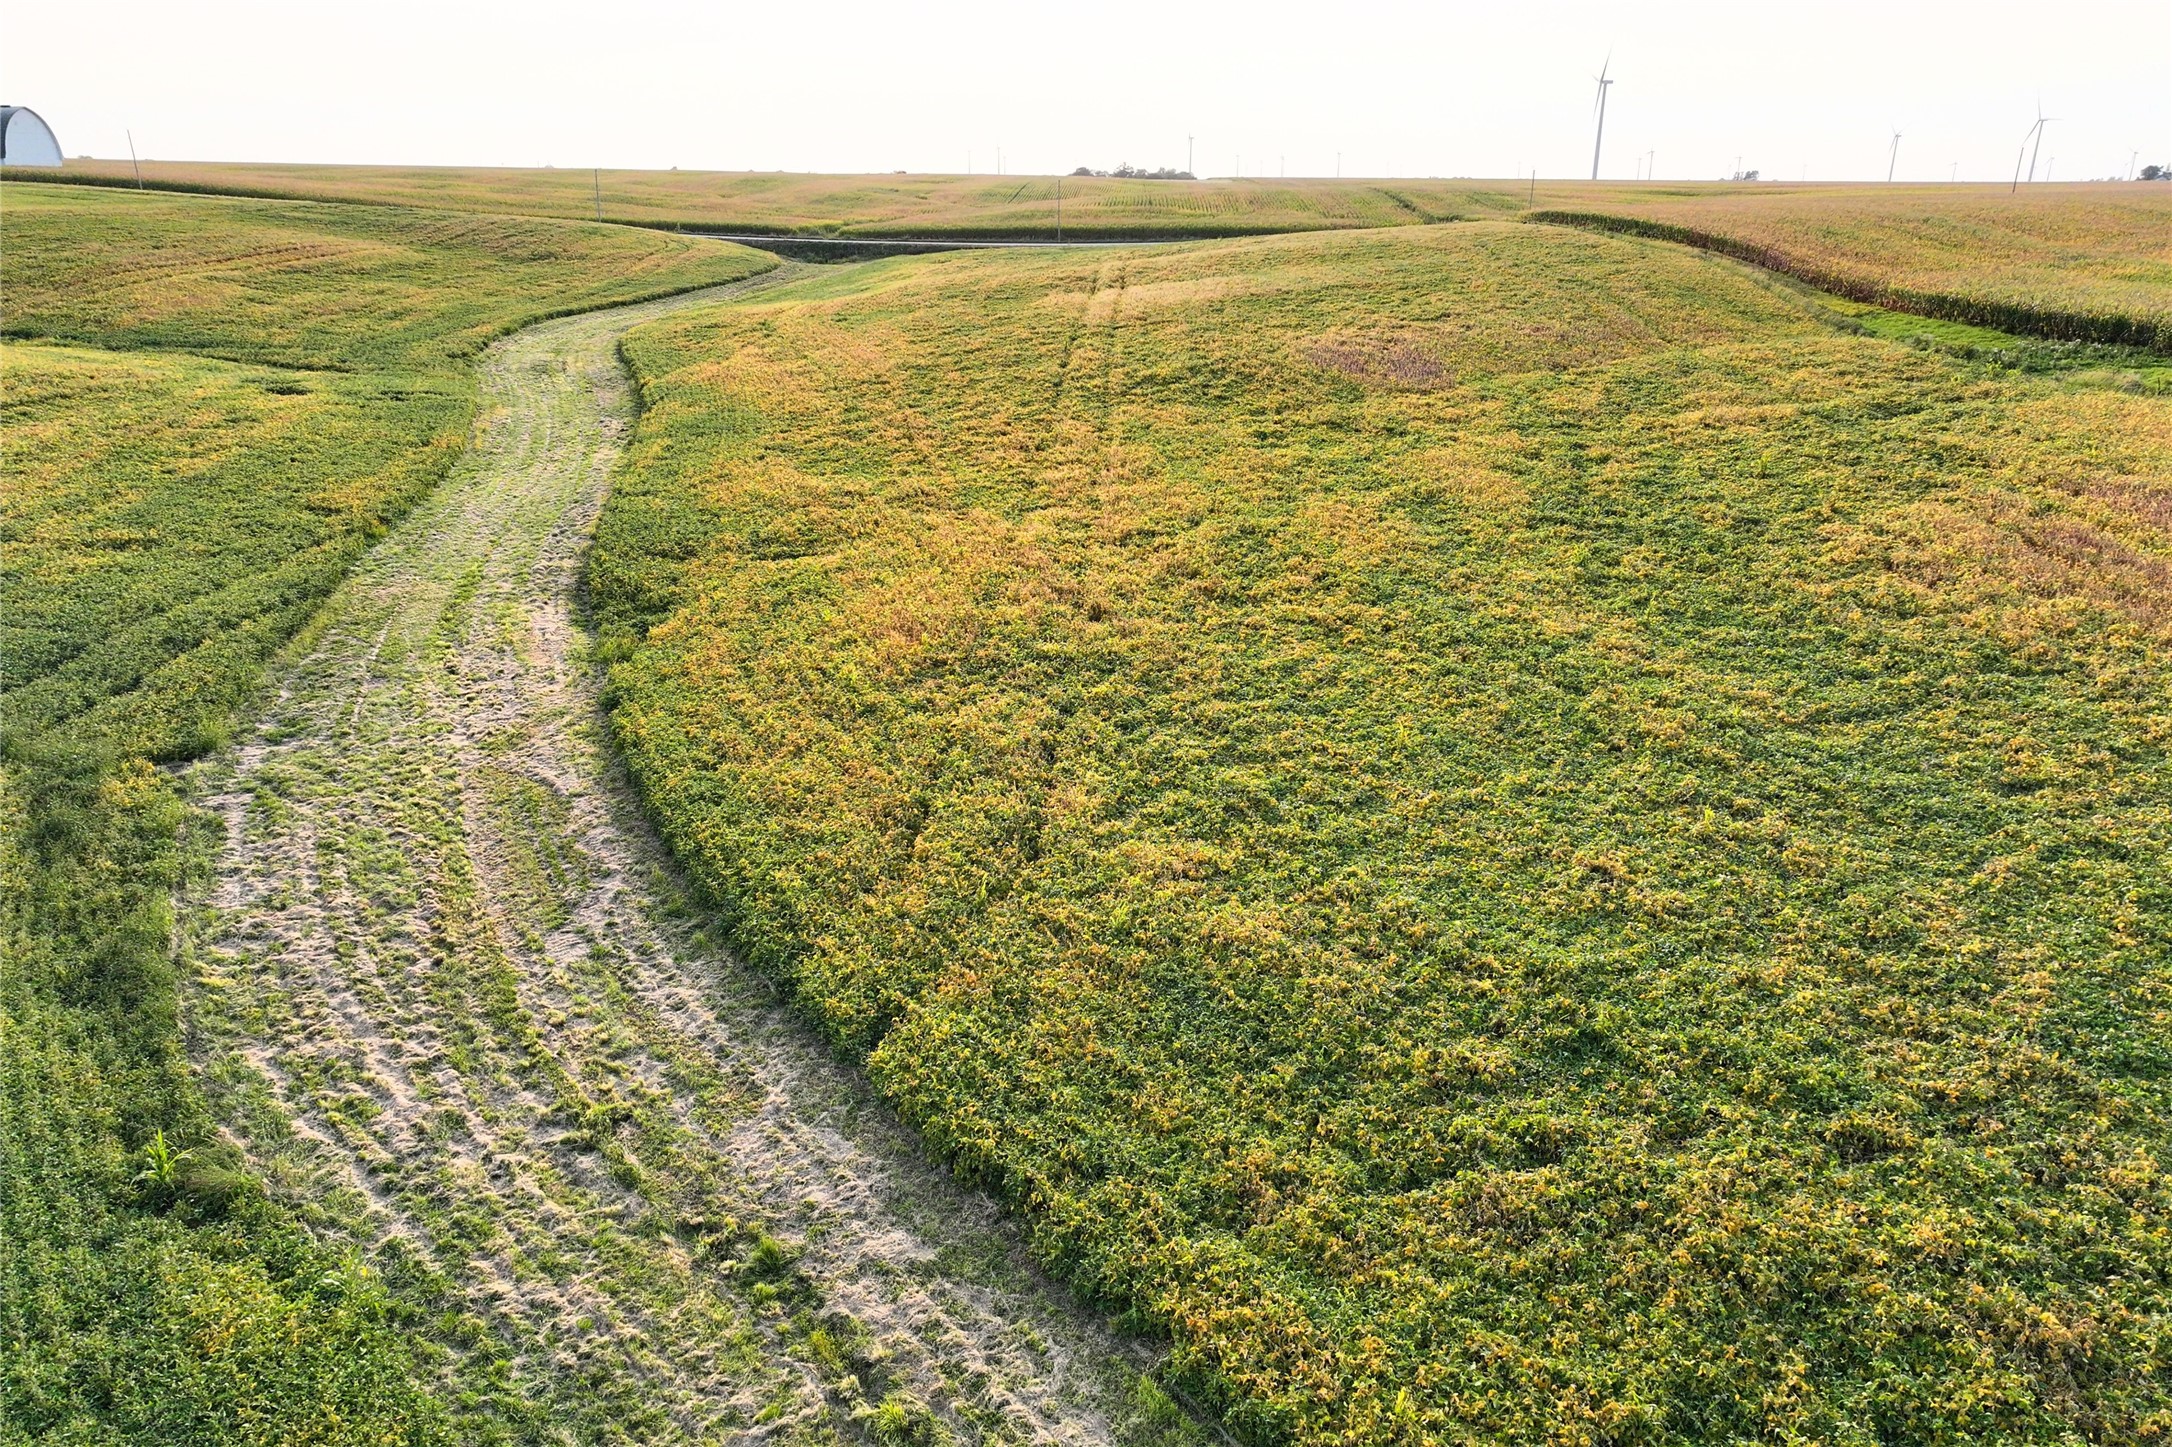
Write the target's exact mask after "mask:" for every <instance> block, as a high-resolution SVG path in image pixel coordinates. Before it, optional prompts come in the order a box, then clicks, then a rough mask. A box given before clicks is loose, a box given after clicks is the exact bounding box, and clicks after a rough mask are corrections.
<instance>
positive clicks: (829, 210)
mask: <svg viewBox="0 0 2172 1447" xmlns="http://www.w3.org/2000/svg"><path fill="white" fill-rule="evenodd" d="M143 173H144V179H145V180H146V181H148V182H149V183H150V184H151V185H153V186H174V187H187V188H197V189H202V190H209V191H224V192H235V193H241V194H255V195H264V196H295V197H308V198H312V199H317V200H334V201H375V202H384V203H390V204H395V205H403V206H431V207H442V208H444V209H446V210H457V211H486V212H517V213H520V214H523V215H531V216H568V217H584V218H585V217H593V216H595V215H596V214H597V209H598V200H599V193H600V200H601V210H602V214H603V217H604V219H606V220H609V221H627V222H632V223H634V224H636V225H642V226H665V227H682V228H690V229H691V228H714V229H717V230H727V231H728V230H747V231H753V232H763V233H793V232H802V233H810V234H822V235H844V236H953V235H956V236H992V237H1029V238H1036V239H1039V238H1046V237H1051V236H1053V235H1054V234H1055V229H1056V192H1057V182H1056V178H1054V177H1052V176H993V175H979V176H958V175H948V176H946V175H910V176H908V175H873V176H825V175H806V174H799V173H786V172H782V171H620V170H605V171H602V172H591V171H589V170H583V169H576V170H563V171H561V170H552V169H547V168H546V169H514V168H497V169H493V168H488V167H476V166H309V165H270V164H261V163H241V162H216V161H146V162H145V163H144V165H143ZM9 174H10V175H11V176H17V177H22V176H26V175H28V174H29V173H25V172H22V171H20V170H18V171H14V172H10V173H9ZM62 175H63V176H64V177H65V178H66V179H71V180H83V181H87V182H93V183H101V184H106V185H124V184H133V177H134V173H133V171H131V170H130V168H129V165H128V163H127V162H125V161H123V162H120V163H118V164H116V163H115V162H112V161H88V160H73V161H70V162H68V163H67V168H66V170H65V171H64V172H63V173H62ZM1062 191H1063V233H1064V236H1065V237H1066V238H1067V239H1083V238H1087V237H1094V236H1102V237H1148V238H1152V237H1161V236H1232V235H1246V234H1256V233H1261V232H1275V231H1310V230H1317V229H1320V228H1326V227H1348V226H1414V225H1419V224H1422V223H1425V222H1429V221H1448V220H1455V219H1458V218H1467V217H1472V216H1490V215H1498V214H1500V213H1502V212H1504V211H1508V210H1512V209H1514V208H1515V207H1517V206H1519V205H1520V204H1522V199H1523V192H1522V190H1521V189H1520V187H1518V186H1517V185H1516V184H1515V183H1513V182H1506V181H1501V182H1488V181H1467V180H1449V181H1443V180H1415V179H1410V180H1386V181H1356V180H1352V181H1333V180H1321V179H1317V178H1312V179H1279V178H1248V179H1243V180H1210V181H1140V180H1132V179H1128V178H1123V177H1111V176H1076V177H1074V176H1066V177H1064V178H1063V182H1062Z"/></svg>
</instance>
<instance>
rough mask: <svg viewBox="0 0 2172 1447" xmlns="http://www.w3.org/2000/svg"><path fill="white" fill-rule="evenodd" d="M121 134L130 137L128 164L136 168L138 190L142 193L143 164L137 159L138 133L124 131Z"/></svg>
mask: <svg viewBox="0 0 2172 1447" xmlns="http://www.w3.org/2000/svg"><path fill="white" fill-rule="evenodd" d="M121 134H123V135H125V136H127V137H128V164H129V165H130V166H132V167H134V168H135V171H136V189H137V190H138V191H141V190H142V189H143V163H142V162H141V161H139V160H137V159H136V133H135V132H134V131H131V130H125V129H124V130H123V131H122V132H121Z"/></svg>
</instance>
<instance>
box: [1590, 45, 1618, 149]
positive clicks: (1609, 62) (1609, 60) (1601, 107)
mask: <svg viewBox="0 0 2172 1447" xmlns="http://www.w3.org/2000/svg"><path fill="white" fill-rule="evenodd" d="M1613 64H1614V52H1613V51H1611V50H1610V51H1608V52H1607V53H1606V64H1604V65H1602V66H1600V67H1599V73H1598V74H1597V75H1595V76H1593V77H1592V79H1594V80H1596V81H1598V82H1599V100H1598V103H1597V104H1596V105H1594V106H1593V107H1592V110H1593V113H1594V114H1596V115H1597V116H1598V118H1599V130H1598V133H1597V134H1596V135H1594V136H1593V137H1592V138H1591V179H1592V180H1594V181H1596V180H1598V179H1599V147H1600V146H1602V145H1604V144H1605V143H1606V88H1607V87H1608V86H1610V85H1612V84H1613V83H1614V82H1612V81H1611V80H1608V79H1607V78H1606V73H1607V71H1608V69H1609V68H1611V67H1612V66H1613Z"/></svg>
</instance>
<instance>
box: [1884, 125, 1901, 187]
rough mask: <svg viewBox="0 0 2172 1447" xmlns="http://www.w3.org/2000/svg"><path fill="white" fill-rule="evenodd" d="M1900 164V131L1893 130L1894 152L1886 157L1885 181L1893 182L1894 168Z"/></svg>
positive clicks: (1889, 183)
mask: <svg viewBox="0 0 2172 1447" xmlns="http://www.w3.org/2000/svg"><path fill="white" fill-rule="evenodd" d="M1899 164H1900V132H1899V131H1895V132H1893V154H1891V155H1890V156H1887V157H1886V158H1885V183H1886V184H1887V185H1888V186H1890V185H1892V184H1893V168H1894V167H1895V166H1897V165H1899Z"/></svg>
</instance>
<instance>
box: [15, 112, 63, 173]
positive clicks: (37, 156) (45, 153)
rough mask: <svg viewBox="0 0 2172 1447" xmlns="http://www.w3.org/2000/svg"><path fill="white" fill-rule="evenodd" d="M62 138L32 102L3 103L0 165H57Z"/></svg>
mask: <svg viewBox="0 0 2172 1447" xmlns="http://www.w3.org/2000/svg"><path fill="white" fill-rule="evenodd" d="M59 164H60V138H59V137H57V136H55V135H54V134H53V128H52V127H51V126H49V125H47V124H46V123H45V117H43V116H41V115H39V114H38V113H37V112H36V111H34V110H32V109H30V107H28V106H0V166H57V165H59Z"/></svg>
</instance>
